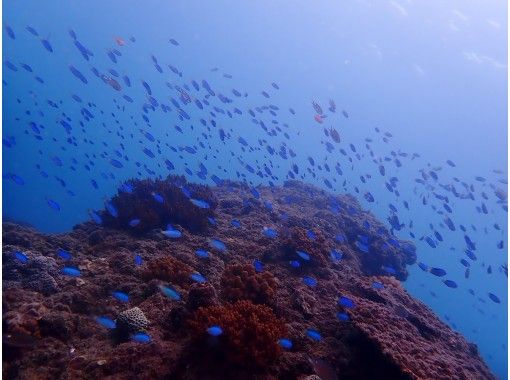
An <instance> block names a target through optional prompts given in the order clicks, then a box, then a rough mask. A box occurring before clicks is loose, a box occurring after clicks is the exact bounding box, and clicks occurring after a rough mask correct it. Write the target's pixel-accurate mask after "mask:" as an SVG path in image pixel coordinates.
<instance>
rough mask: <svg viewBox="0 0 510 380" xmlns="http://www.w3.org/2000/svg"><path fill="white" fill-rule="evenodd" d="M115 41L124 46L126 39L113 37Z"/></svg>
mask: <svg viewBox="0 0 510 380" xmlns="http://www.w3.org/2000/svg"><path fill="white" fill-rule="evenodd" d="M115 42H117V45H119V46H124V45H125V44H126V41H124V39H123V38H120V37H115Z"/></svg>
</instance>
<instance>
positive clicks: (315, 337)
mask: <svg viewBox="0 0 510 380" xmlns="http://www.w3.org/2000/svg"><path fill="white" fill-rule="evenodd" d="M306 335H307V336H308V337H309V338H310V339H312V340H314V341H316V342H319V341H320V340H321V339H322V336H321V334H320V332H318V331H317V330H314V329H307V330H306Z"/></svg>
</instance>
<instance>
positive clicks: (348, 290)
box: [2, 182, 494, 380]
mask: <svg viewBox="0 0 510 380" xmlns="http://www.w3.org/2000/svg"><path fill="white" fill-rule="evenodd" d="M149 187H150V186H149ZM149 190H150V189H149ZM149 190H147V191H149ZM211 190H212V193H213V194H214V199H215V208H214V212H213V213H212V214H213V216H214V218H215V219H216V222H217V224H216V225H211V226H209V227H207V228H203V229H202V230H199V231H197V230H196V229H195V230H194V232H192V231H191V230H187V229H185V228H184V227H183V226H181V225H179V224H176V225H174V227H175V228H177V229H179V230H181V231H182V232H183V234H182V237H181V238H179V239H169V238H166V237H165V236H164V235H163V234H162V233H161V232H159V231H158V230H151V231H147V232H145V233H140V231H138V232H137V233H136V234H134V233H133V232H132V231H129V229H128V228H126V227H124V229H122V227H121V225H122V223H118V224H119V226H118V227H117V228H115V226H113V227H110V228H104V227H102V226H101V225H97V224H95V223H93V222H88V223H84V224H80V225H77V226H75V228H74V229H73V231H72V232H69V233H66V234H56V235H45V234H41V233H39V232H37V231H36V230H34V229H31V228H30V227H27V226H22V225H18V224H14V223H4V224H3V252H2V255H3V267H2V271H3V283H2V285H3V300H2V301H3V315H2V317H3V348H4V350H3V375H4V378H5V379H99V378H109V379H134V378H136V379H160V378H168V379H204V378H205V379H322V380H329V379H493V378H494V377H493V375H492V374H491V373H490V371H489V369H488V368H487V366H486V365H485V363H484V362H483V361H482V359H481V358H480V356H479V354H478V352H477V348H476V346H475V345H473V344H470V343H468V342H467V341H466V340H465V339H464V338H463V337H462V336H461V335H460V334H458V333H456V332H454V331H452V330H451V329H450V328H449V327H448V326H447V325H445V324H444V323H442V322H441V321H440V320H439V319H438V318H437V317H436V316H435V315H434V314H433V313H432V311H431V310H430V309H429V308H428V307H427V306H425V305H424V304H422V303H421V302H419V301H417V300H415V299H413V298H412V297H411V296H409V294H408V293H407V292H406V291H405V290H404V289H403V287H402V285H401V284H400V282H399V281H398V280H405V279H406V277H407V271H406V265H408V264H412V263H414V261H415V260H416V255H415V249H414V246H413V245H412V244H411V243H409V242H405V241H400V240H398V239H396V238H394V237H393V236H391V234H390V232H389V231H388V230H387V228H386V227H385V226H384V225H383V224H381V223H380V222H379V221H378V220H376V219H375V218H374V216H373V215H371V214H370V213H368V212H366V211H364V210H362V209H361V208H360V206H359V204H358V203H357V202H356V200H355V199H354V198H352V197H350V196H332V195H330V194H327V193H325V192H323V191H321V190H319V189H317V188H314V187H311V186H308V185H303V184H300V183H298V182H289V183H286V185H285V186H284V187H281V188H275V187H273V188H257V191H256V192H253V191H251V189H249V188H248V187H246V186H244V185H241V184H238V183H225V184H224V185H222V186H219V187H213V188H211ZM177 198H178V197H177ZM125 207H129V204H126V205H125ZM211 211H212V210H211ZM196 214H197V215H199V214H200V213H198V212H197V213H196ZM233 219H236V220H238V221H239V222H240V227H234V226H232V224H231V221H232V220H233ZM195 222H196V221H189V224H188V225H192V226H193V225H201V226H202V224H201V223H199V222H196V223H195ZM124 225H125V224H124ZM264 227H271V228H274V229H275V230H276V231H277V233H278V236H277V237H276V238H270V237H267V236H266V235H265V234H263V233H262V230H263V228H264ZM310 230H311V231H312V232H310ZM211 238H216V239H220V240H221V241H223V242H224V243H225V244H226V246H227V250H226V251H225V252H220V251H219V250H217V249H214V248H212V247H211V246H210V239H211ZM360 242H361V245H360ZM59 248H62V249H65V250H67V251H69V252H71V254H72V259H71V260H69V261H68V262H66V261H64V260H63V259H62V258H61V257H59V256H58V255H57V250H58V249H59ZM197 249H204V250H207V251H208V252H209V257H207V258H201V257H199V256H197V254H196V253H195V251H196V250H197ZM333 249H335V250H336V252H337V255H336V256H333V257H332V255H331V251H332V250H333ZM296 250H301V251H304V252H306V253H308V254H309V256H310V260H304V259H303V258H302V257H299V256H298V255H297V254H296ZM365 250H368V252H364V251H365ZM16 251H22V252H24V253H25V254H26V256H27V257H28V262H26V263H23V262H21V261H20V260H19V259H16V257H15V254H14V252H16ZM338 253H341V256H342V257H341V259H340V260H336V259H338V257H339V256H338ZM135 255H140V256H141V257H142V258H143V262H142V264H141V265H135ZM333 258H334V259H333ZM255 259H258V260H260V261H261V262H262V263H264V269H263V271H262V272H261V273H257V272H256V271H253V270H252V269H251V268H250V266H252V265H253V261H254V260H255ZM294 260H295V261H298V262H299V263H300V267H297V268H296V267H293V266H292V265H290V264H289V262H290V261H294ZM64 266H75V267H78V268H79V269H80V271H81V276H79V277H69V276H65V275H63V274H62V272H61V270H62V268H63V267H64ZM195 272H199V273H201V274H202V275H203V276H205V278H206V279H207V282H206V283H205V284H198V283H196V282H194V281H192V280H191V279H190V277H189V276H190V275H191V274H192V273H195ZM303 276H310V277H313V278H314V279H316V280H317V285H316V286H308V285H306V284H305V283H304V282H303ZM374 281H377V282H380V283H382V284H383V285H384V288H381V289H376V288H374V286H373V282H374ZM161 286H167V287H171V288H172V289H174V290H175V291H176V292H178V293H179V294H180V296H181V297H180V299H179V300H174V299H171V298H169V297H167V296H165V295H164V294H163V292H162V291H161ZM113 291H123V292H126V293H128V294H129V296H130V299H129V302H127V303H123V302H119V301H118V300H116V299H115V298H114V297H112V292H113ZM340 296H343V297H348V298H349V299H350V300H352V301H353V302H354V307H350V308H347V309H346V308H344V307H343V306H341V305H340V304H339V302H338V300H339V297H340ZM135 307H138V308H139V309H140V311H141V313H143V316H144V317H145V318H146V320H147V321H150V323H145V322H144V323H143V326H144V329H146V331H147V333H148V334H149V335H150V337H151V342H150V343H147V344H143V343H138V342H136V341H133V340H130V339H116V337H115V334H114V332H115V330H108V329H106V328H105V327H103V326H101V325H100V324H99V323H98V322H97V321H96V319H95V318H96V317H97V316H107V317H110V318H112V319H114V320H115V319H117V318H119V315H120V314H121V313H122V312H125V311H126V310H128V309H132V308H135ZM339 312H341V313H345V314H347V315H348V317H349V320H341V319H339V318H338V316H337V313H339ZM137 313H138V314H139V313H140V312H139V311H137ZM124 315H125V314H124ZM140 315H142V314H140ZM121 319H122V317H121ZM208 323H215V324H216V323H222V324H224V325H223V326H221V327H222V329H223V334H222V335H220V336H218V337H213V336H211V335H209V334H207V331H205V330H206V326H207V324H208ZM135 325H136V324H135ZM307 329H315V330H317V331H319V332H320V334H321V336H322V339H321V340H320V341H314V340H312V339H310V337H308V336H307V334H306V330H307ZM280 335H281V336H280ZM275 337H280V338H284V337H285V338H288V339H290V340H291V341H292V343H293V346H292V348H291V349H283V348H282V347H280V346H279V345H277V344H276V342H275V341H274V340H275Z"/></svg>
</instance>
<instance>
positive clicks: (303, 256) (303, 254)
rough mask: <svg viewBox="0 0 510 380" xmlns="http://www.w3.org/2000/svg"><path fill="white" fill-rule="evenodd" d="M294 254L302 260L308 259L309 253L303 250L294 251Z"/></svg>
mask: <svg viewBox="0 0 510 380" xmlns="http://www.w3.org/2000/svg"><path fill="white" fill-rule="evenodd" d="M296 254H297V255H298V256H299V257H301V258H302V259H303V260H306V261H310V255H309V254H308V253H307V252H305V251H296Z"/></svg>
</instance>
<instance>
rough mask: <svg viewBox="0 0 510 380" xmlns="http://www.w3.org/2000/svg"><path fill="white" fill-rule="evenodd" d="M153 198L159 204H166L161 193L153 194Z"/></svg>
mask: <svg viewBox="0 0 510 380" xmlns="http://www.w3.org/2000/svg"><path fill="white" fill-rule="evenodd" d="M152 197H153V198H154V200H155V201H156V202H158V203H164V202H165V199H164V198H163V196H162V195H161V194H159V193H152Z"/></svg>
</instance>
